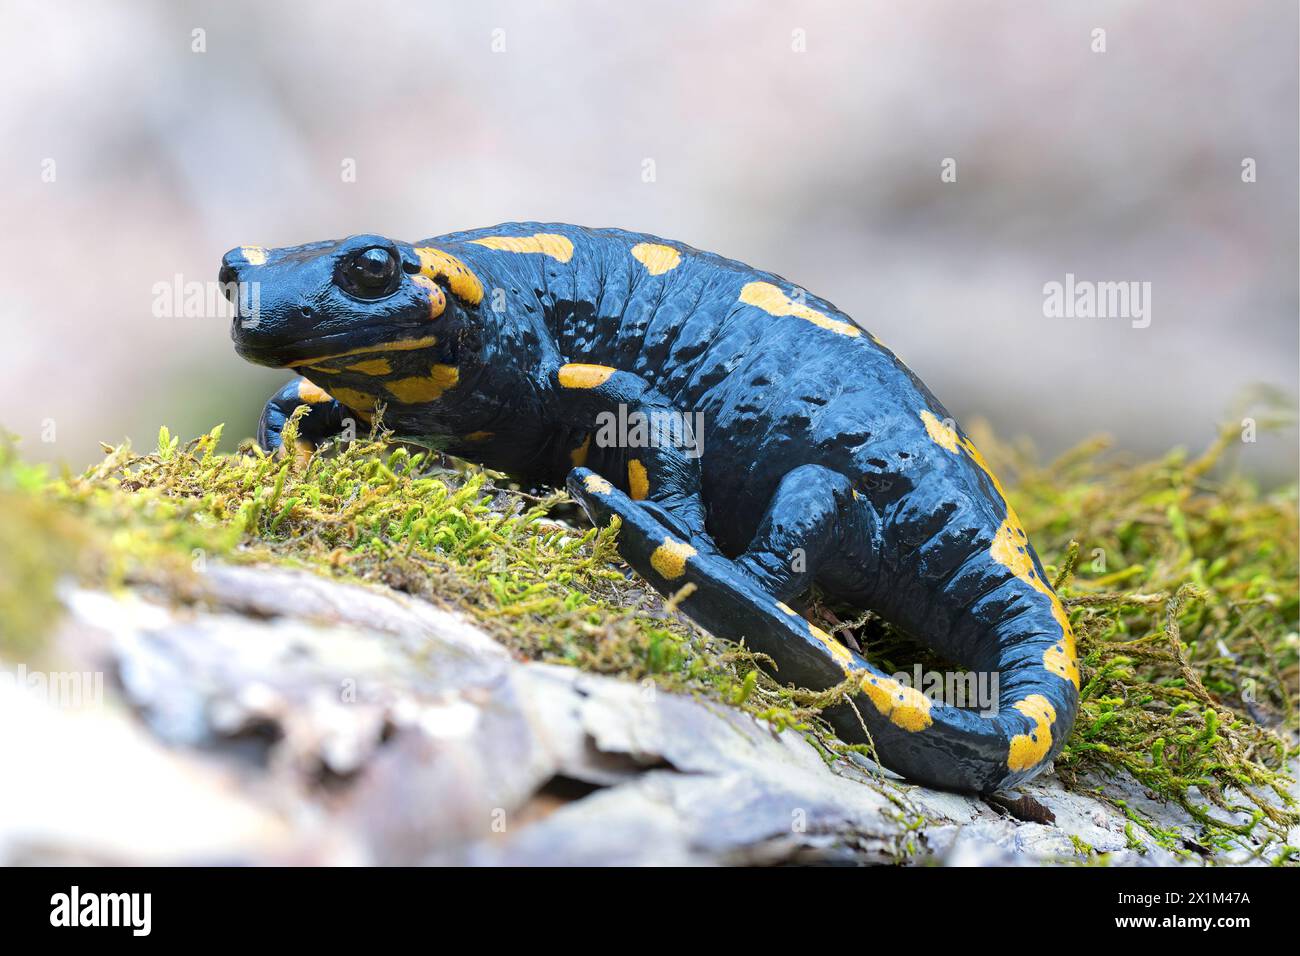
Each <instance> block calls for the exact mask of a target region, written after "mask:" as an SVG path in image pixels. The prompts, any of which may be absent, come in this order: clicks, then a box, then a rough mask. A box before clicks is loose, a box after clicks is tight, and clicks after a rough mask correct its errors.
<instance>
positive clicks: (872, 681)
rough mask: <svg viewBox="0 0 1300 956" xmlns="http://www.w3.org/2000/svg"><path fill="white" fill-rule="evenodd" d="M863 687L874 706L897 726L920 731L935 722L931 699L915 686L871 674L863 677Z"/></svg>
mask: <svg viewBox="0 0 1300 956" xmlns="http://www.w3.org/2000/svg"><path fill="white" fill-rule="evenodd" d="M861 686H862V693H864V694H866V695H867V699H868V700H870V701H871V703H872V706H874V707H875V708H876V710H877V711H878V712H879V713H880V714H881V715H882V716H885V717H888V718H889V722H890V723H891V724H893V725H894V726H896V727H902V728H903V729H904V730H910V731H917V730H924V729H925V728H926V727H929V726H930V725H931V724H932V723H934V719H933V718H932V717H931V716H930V698H928V697H926V696H925V695H924V694H922V693H921V692H920V691H919V690H917V689H916V688H915V687H911V686H908V685H907V684H901V683H899V682H898V681H896V680H894V679H893V678H892V677H885V676H883V675H880V676H877V675H876V674H872V673H868V674H867V676H866V677H864V678H862V685H861Z"/></svg>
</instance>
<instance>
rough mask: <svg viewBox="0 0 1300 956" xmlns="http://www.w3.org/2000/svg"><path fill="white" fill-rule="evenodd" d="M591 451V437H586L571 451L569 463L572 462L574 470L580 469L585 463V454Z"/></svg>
mask: <svg viewBox="0 0 1300 956" xmlns="http://www.w3.org/2000/svg"><path fill="white" fill-rule="evenodd" d="M590 451H591V435H587V437H586V438H584V439H583V440H582V444H581V445H579V446H578V447H577V448H575V449H573V451H571V452H569V461H571V462H573V467H574V468H581V467H582V466H583V465H585V464H586V463H587V453H588V452H590Z"/></svg>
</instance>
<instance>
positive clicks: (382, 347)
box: [289, 335, 438, 368]
mask: <svg viewBox="0 0 1300 956" xmlns="http://www.w3.org/2000/svg"><path fill="white" fill-rule="evenodd" d="M437 344H438V338H437V336H434V335H428V336H425V337H424V338H422V339H398V340H397V341H396V342H379V343H377V344H375V345H363V346H362V347H361V348H357V349H348V350H347V351H346V352H335V353H334V354H333V355H317V356H314V357H313V358H305V359H298V361H296V362H290V363H289V368H298V367H299V366H301V365H308V366H312V367H315V365H316V364H317V363H318V362H332V361H333V360H334V359H341V358H350V357H351V356H353V355H366V354H368V353H370V352H411V351H414V350H415V349H427V348H432V347H433V346H435V345H437Z"/></svg>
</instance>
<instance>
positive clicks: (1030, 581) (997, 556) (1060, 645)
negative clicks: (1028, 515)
mask: <svg viewBox="0 0 1300 956" xmlns="http://www.w3.org/2000/svg"><path fill="white" fill-rule="evenodd" d="M920 415H921V421H922V422H924V423H925V430H926V433H927V434H928V435H929V436H930V438H931V439H932V440H933V441H934V442H935V443H936V444H938V445H939V446H941V447H942V448H944V449H945V450H946V451H950V452H953V453H954V454H956V453H957V452H958V451H959V450H961V451H965V452H966V454H967V456H969V458H970V460H971V461H972V462H974V463H975V466H976V467H977V468H979V469H980V470H981V471H983V472H984V474H986V475H987V476H988V478H989V481H990V482H991V483H992V485H993V488H994V490H995V491H997V493H998V496H999V497H1000V498H1001V499H1002V503H1003V505H1004V506H1005V507H1006V509H1007V518H1006V520H1005V521H1003V522H1002V524H1001V526H999V528H998V531H997V534H996V535H994V536H993V544H992V545H991V546H990V547H989V555H990V556H991V557H992V558H993V560H994V561H996V562H997V563H998V564H1000V565H1002V566H1003V567H1004V568H1006V569H1007V570H1009V571H1010V572H1011V573H1012V574H1014V575H1015V576H1016V577H1017V578H1019V579H1020V580H1021V581H1023V582H1024V583H1025V584H1027V585H1029V586H1030V587H1031V588H1033V589H1034V590H1035V591H1037V592H1038V593H1039V594H1041V595H1043V596H1044V597H1045V598H1047V600H1048V601H1049V602H1050V603H1051V608H1052V617H1053V618H1054V619H1055V621H1056V623H1057V625H1059V626H1060V628H1061V640H1060V641H1058V642H1057V643H1056V644H1054V645H1052V646H1051V647H1050V648H1048V649H1047V650H1046V651H1045V652H1044V653H1043V667H1045V668H1046V669H1047V670H1049V671H1051V672H1052V673H1053V674H1055V675H1057V676H1058V677H1061V678H1063V679H1065V680H1068V681H1069V682H1070V683H1072V684H1073V685H1074V686H1075V688H1078V686H1079V667H1078V664H1077V663H1076V660H1077V650H1076V647H1075V641H1074V631H1073V630H1072V629H1071V627H1070V619H1069V616H1068V615H1067V614H1066V613H1065V605H1063V604H1062V603H1061V599H1060V598H1059V597H1058V596H1057V594H1056V592H1055V591H1053V590H1052V589H1051V587H1050V586H1049V585H1048V583H1047V582H1046V581H1044V580H1043V578H1042V575H1040V574H1039V573H1038V571H1037V569H1036V568H1035V567H1034V562H1033V561H1031V560H1030V558H1029V536H1028V535H1027V534H1025V528H1024V525H1022V524H1021V523H1020V516H1019V515H1017V514H1016V509H1015V508H1013V507H1011V502H1010V501H1008V500H1007V493H1006V490H1005V489H1004V488H1003V487H1002V482H1000V481H998V476H997V475H995V474H993V469H991V468H990V467H989V463H988V461H987V460H985V458H984V456H983V455H982V454H980V451H979V449H978V448H976V447H975V445H974V443H973V442H972V441H971V440H970V439H969V438H964V437H962V436H961V435H959V434H958V433H957V430H956V429H955V428H953V427H952V426H951V425H946V424H944V423H943V422H942V421H940V420H939V418H938V417H937V416H936V415H935V414H934V413H933V412H931V411H930V410H929V409H922V410H921V412H920Z"/></svg>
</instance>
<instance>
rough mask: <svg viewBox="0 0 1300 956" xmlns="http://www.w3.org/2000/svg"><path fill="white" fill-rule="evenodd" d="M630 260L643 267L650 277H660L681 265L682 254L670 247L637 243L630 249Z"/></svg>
mask: <svg viewBox="0 0 1300 956" xmlns="http://www.w3.org/2000/svg"><path fill="white" fill-rule="evenodd" d="M632 258H633V259H635V260H636V261H637V262H639V263H641V265H643V266H645V270H646V272H648V273H650V274H651V275H652V276H661V275H663V274H664V273H665V272H672V271H673V270H674V269H676V268H677V267H678V266H679V265H681V264H682V254H681V253H680V252H678V251H677V250H676V249H674V248H673V247H672V246H664V245H660V244H659V243H657V242H638V243H637V244H636V245H635V246H633V247H632Z"/></svg>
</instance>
